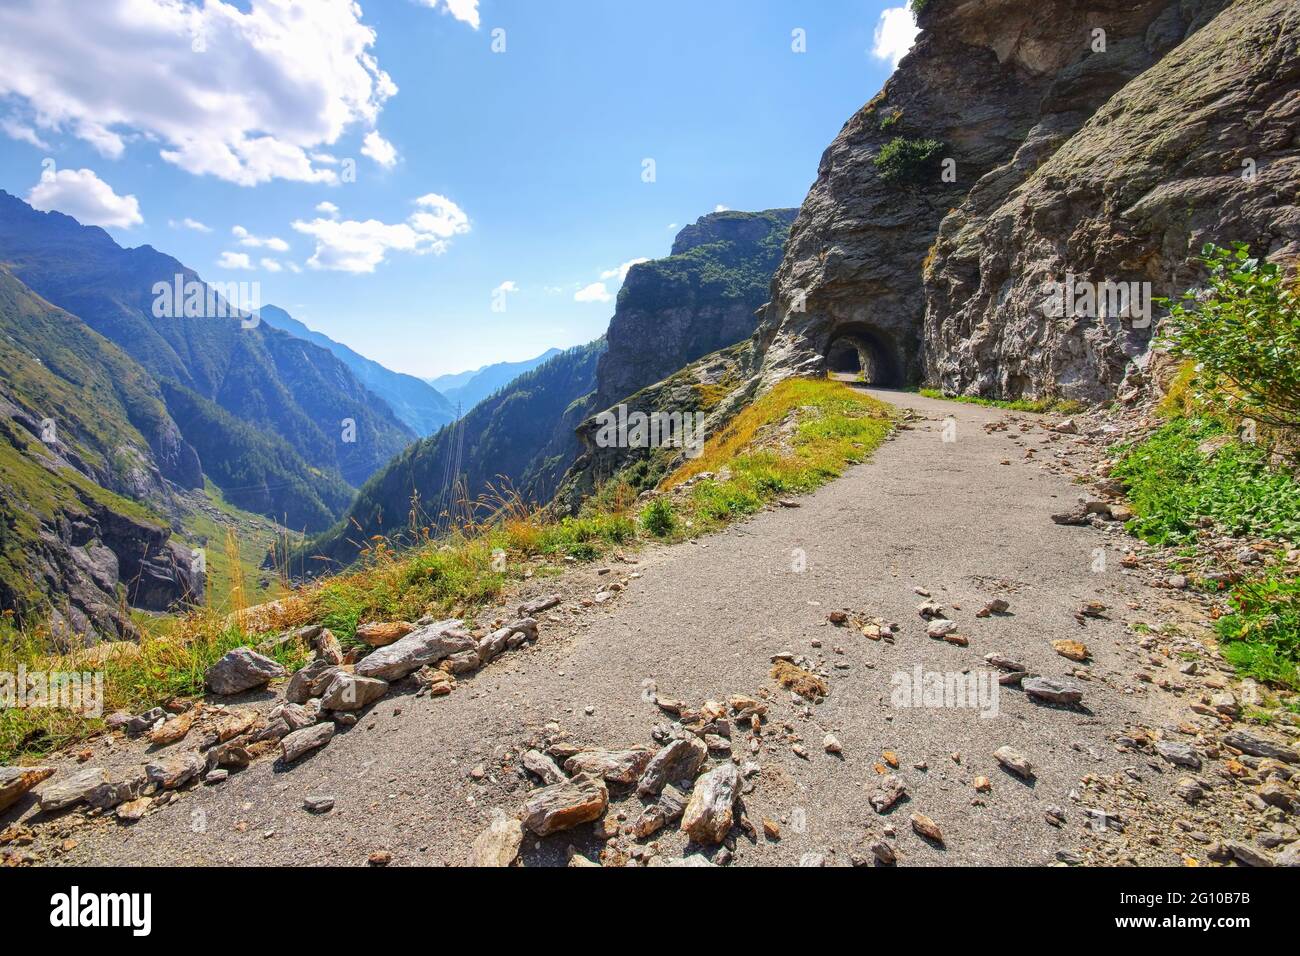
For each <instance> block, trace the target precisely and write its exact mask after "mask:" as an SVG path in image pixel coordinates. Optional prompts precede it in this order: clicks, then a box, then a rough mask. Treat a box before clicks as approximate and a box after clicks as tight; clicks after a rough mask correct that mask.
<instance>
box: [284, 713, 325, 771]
mask: <svg viewBox="0 0 1300 956" xmlns="http://www.w3.org/2000/svg"><path fill="white" fill-rule="evenodd" d="M333 736H334V724H332V723H330V722H329V721H326V722H325V723H323V724H315V725H313V726H311V727H304V728H303V729H302V730H295V731H294V732H293V733H291V734H289V736H287V737H285V738H284V739H283V740H281V741H280V747H281V753H282V755H283V757H284V762H285V763H293V762H294V761H295V760H297V759H298V758H299V757H301V756H303V755H304V754H306V753H310V752H311V751H313V750H317V749H319V748H320V747H324V746H325V745H326V744H327V743H329V742H330V738H332V737H333Z"/></svg>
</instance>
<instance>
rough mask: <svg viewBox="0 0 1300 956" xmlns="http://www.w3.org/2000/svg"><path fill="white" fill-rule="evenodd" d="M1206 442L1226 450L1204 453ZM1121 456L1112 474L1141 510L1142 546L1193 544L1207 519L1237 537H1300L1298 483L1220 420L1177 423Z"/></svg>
mask: <svg viewBox="0 0 1300 956" xmlns="http://www.w3.org/2000/svg"><path fill="white" fill-rule="evenodd" d="M1209 439H1217V440H1218V442H1217V443H1218V444H1221V447H1219V448H1218V450H1217V451H1215V452H1214V453H1213V454H1205V453H1202V452H1201V451H1200V450H1199V448H1200V445H1201V444H1202V443H1203V442H1206V441H1207V440H1209ZM1119 451H1120V455H1121V457H1120V460H1119V463H1118V464H1117V465H1116V466H1115V469H1114V471H1113V473H1112V474H1113V475H1114V477H1116V478H1119V479H1120V480H1121V481H1123V482H1124V483H1125V485H1126V486H1127V488H1128V494H1129V498H1130V499H1131V500H1132V502H1133V510H1134V511H1135V512H1136V513H1137V517H1136V518H1134V519H1133V520H1132V521H1131V522H1129V530H1130V531H1132V532H1133V533H1134V534H1136V535H1138V536H1139V537H1141V538H1142V539H1144V540H1145V541H1148V542H1151V543H1152V544H1158V545H1162V546H1165V545H1177V544H1183V543H1187V542H1190V541H1192V540H1194V539H1195V537H1196V534H1195V529H1196V525H1197V523H1198V522H1199V520H1200V519H1201V518H1203V517H1207V518H1210V519H1212V520H1213V521H1214V522H1215V523H1216V524H1218V525H1220V526H1222V527H1223V528H1225V529H1226V530H1227V531H1229V532H1230V533H1232V534H1241V535H1244V534H1254V535H1260V536H1269V537H1282V538H1286V539H1289V540H1291V541H1298V540H1300V484H1297V483H1296V481H1295V479H1293V478H1292V477H1291V476H1290V475H1288V474H1285V473H1282V472H1278V471H1274V470H1272V469H1270V468H1269V467H1268V460H1267V452H1266V451H1265V450H1264V449H1263V448H1261V447H1258V446H1255V445H1245V444H1242V443H1241V442H1238V441H1236V440H1234V439H1233V438H1232V435H1231V433H1230V431H1229V430H1228V428H1227V426H1226V425H1224V424H1223V422H1221V421H1218V420H1214V419H1209V418H1177V419H1174V420H1173V421H1171V422H1168V423H1167V424H1165V425H1162V426H1161V427H1160V428H1158V429H1156V431H1154V432H1153V433H1152V434H1151V435H1150V436H1149V437H1148V438H1147V439H1146V440H1144V441H1142V442H1139V443H1137V444H1134V445H1130V446H1127V447H1123V448H1121V449H1119Z"/></svg>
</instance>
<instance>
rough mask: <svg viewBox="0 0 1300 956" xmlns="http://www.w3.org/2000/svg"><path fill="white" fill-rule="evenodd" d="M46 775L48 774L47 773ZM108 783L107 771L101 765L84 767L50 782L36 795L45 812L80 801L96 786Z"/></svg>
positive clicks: (60, 808)
mask: <svg viewBox="0 0 1300 956" xmlns="http://www.w3.org/2000/svg"><path fill="white" fill-rule="evenodd" d="M47 776H48V774H47ZM105 783H108V771H107V770H105V769H104V768H102V767H85V768H83V769H81V770H78V771H76V772H75V773H73V774H72V775H71V776H68V777H63V778H61V779H59V780H56V781H55V782H54V783H52V784H50V785H49V786H48V787H46V788H45V789H44V790H42V791H41V792H40V794H39V795H38V799H39V800H40V804H41V809H42V810H44V811H45V812H46V813H50V812H52V811H54V810H62V809H64V808H65V807H71V806H74V805H76V804H78V803H81V802H82V801H84V800H85V799H86V797H87V796H88V795H89V794H90V792H91V791H92V790H94V789H95V788H96V787H98V786H100V785H102V784H105Z"/></svg>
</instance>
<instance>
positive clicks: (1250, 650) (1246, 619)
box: [1215, 568, 1300, 688]
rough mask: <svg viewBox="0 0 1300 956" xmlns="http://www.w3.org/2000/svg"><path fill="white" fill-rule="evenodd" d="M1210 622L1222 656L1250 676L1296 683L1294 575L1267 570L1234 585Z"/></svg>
mask: <svg viewBox="0 0 1300 956" xmlns="http://www.w3.org/2000/svg"><path fill="white" fill-rule="evenodd" d="M1229 604H1230V606H1231V607H1232V613H1231V614H1228V615H1225V616H1224V617H1221V618H1219V620H1218V621H1217V622H1216V623H1215V629H1216V630H1217V631H1218V634H1219V637H1220V639H1221V640H1222V641H1223V642H1224V643H1223V647H1222V651H1223V656H1224V658H1226V659H1227V661H1228V662H1229V663H1230V664H1232V665H1233V666H1234V667H1236V668H1237V670H1238V671H1239V672H1241V673H1242V674H1245V675H1247V676H1249V677H1254V678H1255V679H1256V680H1262V681H1267V682H1268V683H1270V684H1282V685H1284V686H1286V687H1291V688H1300V577H1298V576H1296V575H1295V574H1289V575H1288V574H1286V573H1285V572H1283V571H1281V570H1280V569H1276V568H1275V569H1271V570H1270V571H1269V573H1268V574H1266V575H1264V577H1262V578H1261V579H1258V580H1254V581H1248V582H1245V583H1243V584H1240V585H1238V586H1237V587H1235V588H1234V589H1233V591H1232V594H1231V596H1230V597H1229Z"/></svg>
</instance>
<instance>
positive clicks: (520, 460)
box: [306, 339, 605, 567]
mask: <svg viewBox="0 0 1300 956" xmlns="http://www.w3.org/2000/svg"><path fill="white" fill-rule="evenodd" d="M604 349H605V343H604V340H603V339H602V340H597V341H596V342H592V343H590V344H589V345H584V346H580V347H578V348H575V349H570V350H569V351H567V352H561V353H560V354H559V355H557V356H555V357H554V358H552V359H551V360H550V361H548V362H545V363H543V364H542V365H540V366H538V367H537V368H535V369H533V370H532V371H530V372H526V373H525V374H523V375H521V376H519V377H518V378H516V379H515V380H514V381H513V382H511V383H510V384H509V385H508V386H506V387H505V388H503V389H502V390H500V391H499V392H497V393H496V394H494V395H492V396H491V397H490V398H488V399H487V400H486V401H483V402H481V403H480V404H478V405H476V406H475V407H474V408H473V409H471V410H470V412H469V413H468V414H467V415H465V417H464V418H462V419H461V420H460V421H459V422H457V423H456V424H454V425H449V426H447V427H446V428H443V429H442V430H441V431H439V432H438V433H437V434H436V435H434V436H432V437H431V438H426V439H425V440H423V441H421V442H417V443H416V444H414V445H412V446H411V447H410V448H408V449H407V450H406V451H404V452H403V453H402V454H401V455H398V456H397V457H396V458H395V459H393V461H391V462H390V463H389V464H388V466H387V467H386V468H385V469H384V470H383V471H381V472H380V473H379V474H377V475H375V477H374V478H372V479H371V480H370V481H368V482H367V483H366V484H365V485H364V486H363V487H362V489H361V491H360V493H359V494H358V495H357V499H356V501H355V502H354V503H353V504H352V507H351V508H350V509H349V511H348V513H347V514H346V515H345V516H344V519H343V521H342V522H341V523H340V524H338V525H337V526H336V527H334V528H332V529H331V530H330V531H329V532H328V533H326V534H324V535H322V536H320V538H318V539H316V540H314V541H312V542H310V543H309V544H308V545H307V547H306V552H307V554H308V555H310V556H313V557H323V558H327V559H329V562H330V564H329V566H330V567H338V566H342V565H346V564H349V563H350V562H351V561H353V560H354V559H355V558H356V557H357V555H358V553H359V550H360V548H359V544H360V543H362V542H366V541H368V540H369V539H370V538H371V537H372V536H374V535H386V536H389V537H390V538H392V539H393V540H395V541H397V542H402V541H404V540H411V539H412V538H413V537H416V536H418V535H419V534H421V533H424V530H425V529H438V528H441V529H445V528H446V527H447V522H448V513H449V512H452V511H457V510H460V509H461V506H462V505H463V499H464V498H468V499H469V500H475V499H477V498H479V497H480V496H481V495H483V494H485V493H488V492H489V491H490V486H493V487H496V488H498V490H502V491H505V490H508V489H509V488H513V489H514V490H516V491H518V492H519V493H520V494H521V495H522V496H523V497H524V498H525V500H528V501H533V502H545V501H546V500H547V499H548V498H549V497H550V495H551V493H552V492H553V491H554V489H555V485H556V483H557V482H558V481H559V478H560V476H561V475H562V474H563V473H564V469H565V468H566V467H567V466H568V463H569V462H570V461H572V459H573V457H574V456H575V455H576V454H577V444H578V443H577V438H576V437H575V436H574V428H575V427H576V426H577V424H578V422H579V421H580V420H581V418H582V416H583V415H584V414H586V412H587V410H588V398H589V396H590V393H591V392H592V390H593V388H594V387H595V382H596V362H597V360H598V359H599V357H600V354H601V353H602V352H603V351H604ZM453 476H459V481H460V482H461V486H460V488H456V487H453V484H452V483H453V482H454V481H455V480H456V479H455V477H453ZM412 518H413V519H414V527H412ZM309 566H310V564H309Z"/></svg>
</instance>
